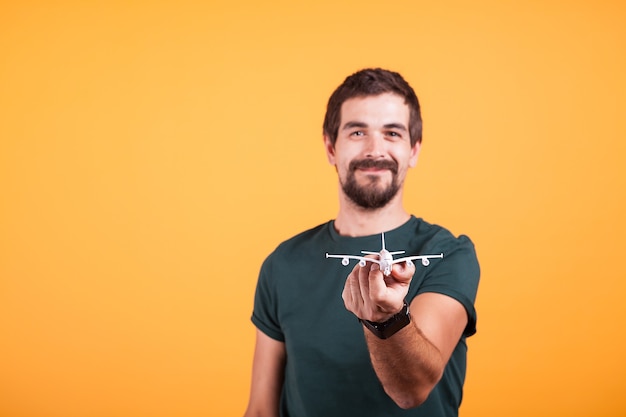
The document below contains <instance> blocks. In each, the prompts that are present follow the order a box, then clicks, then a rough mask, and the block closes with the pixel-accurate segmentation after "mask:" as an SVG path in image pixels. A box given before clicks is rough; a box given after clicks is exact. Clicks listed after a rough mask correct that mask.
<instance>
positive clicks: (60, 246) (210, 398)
mask: <svg viewBox="0 0 626 417" xmlns="http://www.w3.org/2000/svg"><path fill="white" fill-rule="evenodd" d="M625 21H626V6H623V3H622V2H618V1H593V2H592V1H530V2H521V1H520V2H503V1H495V0H494V1H484V0H477V1H472V2H462V1H458V0H456V1H444V2H436V1H396V2H388V3H386V4H385V5H383V3H381V2H379V1H362V0H349V1H343V2H335V1H316V2H313V1H310V2H305V1H300V2H294V1H275V2H256V1H252V0H234V1H228V2H219V3H218V2H210V1H209V2H200V1H198V2H185V1H154V2H123V1H117V2H115V1H111V2H101V1H97V2H96V1H93V2H78V1H75V2H72V1H59V2H38V3H35V2H2V3H1V5H0V141H1V142H0V187H1V193H0V338H1V340H0V415H1V416H3V417H22V416H24V417H31V416H35V417H53V416H54V417H56V416H59V417H61V416H62V417H74V416H76V417H122V416H124V417H126V416H128V417H140V416H146V417H161V416H164V417H165V416H238V415H241V414H242V413H243V411H244V408H245V405H246V401H247V396H248V388H249V381H250V368H251V360H252V350H253V345H254V327H253V326H252V324H251V323H250V321H249V317H250V314H251V310H252V298H253V293H254V287H255V283H256V278H257V272H258V269H259V267H260V264H261V262H262V260H263V259H264V257H265V256H266V255H267V254H268V253H269V252H270V251H271V250H272V249H273V248H274V247H275V246H276V245H277V244H278V243H279V242H281V241H282V240H283V239H285V238H287V237H289V236H291V235H293V234H295V233H297V232H300V231H302V230H304V229H305V228H309V227H312V226H315V225H317V224H319V223H321V222H325V221H327V220H328V219H330V218H332V217H334V215H335V214H336V210H337V202H336V193H337V191H336V177H335V173H334V170H333V168H332V167H330V166H329V165H328V164H327V162H326V159H325V156H324V151H323V147H322V140H321V123H322V117H323V112H324V108H325V104H326V100H327V98H328V96H329V95H330V93H331V92H332V90H333V89H334V88H335V87H336V86H337V85H338V84H339V83H340V82H341V81H342V80H343V79H344V78H345V76H347V75H348V74H350V73H352V72H354V71H355V70H357V69H360V68H363V67H368V66H383V67H386V68H390V69H393V70H397V71H400V72H401V73H402V74H403V75H404V76H405V77H406V78H407V79H408V80H409V81H410V82H411V83H412V85H413V87H414V88H415V89H416V91H417V93H418V95H419V97H420V100H421V102H422V105H423V116H424V120H425V122H424V126H425V129H424V146H423V149H422V154H421V156H420V162H419V164H418V167H417V168H416V169H415V170H413V171H412V172H411V173H410V174H409V176H410V177H409V179H408V181H407V188H408V190H407V196H406V200H405V203H406V206H407V208H408V209H409V211H410V212H412V213H414V214H416V215H418V216H421V217H424V218H425V219H427V220H428V221H431V222H434V223H439V224H442V225H445V226H446V227H448V228H449V229H451V230H452V231H453V232H454V233H455V234H461V233H464V234H468V235H470V236H471V237H472V239H473V240H474V242H475V243H476V246H477V250H478V253H479V257H480V261H481V266H482V270H483V275H482V281H481V287H480V291H479V298H478V302H477V307H478V311H479V332H478V334H477V335H476V336H475V337H472V338H471V339H470V340H469V347H470V353H469V354H470V357H469V369H468V379H467V383H466V395H465V399H464V403H463V406H462V409H461V414H462V415H463V416H465V417H473V416H476V417H478V416H481V417H485V416H487V417H489V416H494V417H495V416H503V415H506V416H511V417H514V416H520V417H521V416H524V417H526V416H534V417H541V416H546V417H548V416H549V417H558V416H568V417H575V416H590V415H593V416H602V417H608V416H624V415H626V405H624V402H623V400H622V397H623V390H624V383H623V378H624V375H626V360H625V358H624V352H626V340H625V337H624V335H623V331H624V323H625V319H626V307H625V303H624V298H625V297H626V284H625V281H626V266H625V263H624V258H625V256H626V255H625V250H626V245H625V244H624V242H625V240H624V236H625V235H626V221H625V220H624V213H625V212H626V198H625V190H626V169H625V167H624V159H625V157H626V144H625V142H626V117H625V116H626V75H625V74H626V25H625V24H624V22H625Z"/></svg>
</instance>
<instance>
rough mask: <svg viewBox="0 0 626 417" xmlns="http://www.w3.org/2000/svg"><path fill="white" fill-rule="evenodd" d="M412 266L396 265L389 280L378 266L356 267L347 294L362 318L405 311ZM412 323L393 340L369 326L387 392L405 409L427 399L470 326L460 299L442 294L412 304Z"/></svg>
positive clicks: (347, 300) (369, 339)
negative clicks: (404, 306) (373, 331)
mask: <svg viewBox="0 0 626 417" xmlns="http://www.w3.org/2000/svg"><path fill="white" fill-rule="evenodd" d="M414 272H415V269H414V267H413V266H406V265H398V264H396V265H394V268H393V271H392V274H391V276H390V277H387V278H385V277H384V276H383V274H382V272H381V271H380V269H379V268H378V265H377V264H371V263H368V264H367V265H366V266H364V267H360V266H358V265H357V266H356V267H355V269H354V270H353V271H352V273H351V274H350V275H349V276H348V279H347V281H346V286H345V288H344V293H343V298H344V302H345V304H346V308H347V309H348V310H350V311H352V312H353V313H354V314H355V315H356V316H357V317H359V318H362V319H365V320H370V321H378V322H382V321H385V320H387V319H388V318H390V317H391V316H393V315H394V314H395V313H397V312H399V311H400V310H401V309H402V304H403V301H404V297H405V296H406V294H407V292H408V287H409V284H410V282H411V277H412V276H413V273H414ZM410 312H411V323H410V324H409V325H407V326H406V327H404V328H403V329H401V330H400V331H398V332H397V333H396V334H394V335H393V336H391V337H389V338H388V339H379V338H378V337H376V336H375V335H374V334H373V333H372V332H370V331H369V330H368V329H366V328H364V331H365V338H366V341H367V346H368V349H369V352H370V358H371V361H372V365H373V367H374V370H375V371H376V374H377V376H378V378H379V380H380V381H381V383H382V385H383V387H384V389H385V392H386V393H387V394H388V395H389V396H390V397H391V398H392V399H393V400H394V401H395V402H396V404H398V406H400V407H402V408H412V407H417V406H419V405H420V404H421V403H423V402H424V401H425V400H426V398H428V395H429V394H430V392H431V390H432V389H433V388H434V386H435V385H436V384H437V382H439V380H440V379H441V376H442V375H443V371H444V368H445V366H446V363H447V362H448V360H449V359H450V356H451V355H452V352H453V351H454V348H455V346H456V345H457V343H458V341H459V339H460V338H461V335H462V333H463V330H464V329H465V326H466V325H467V313H466V311H465V308H464V307H463V305H461V303H459V302H458V301H456V300H455V299H453V298H451V297H448V296H446V295H443V294H437V293H424V294H420V295H418V296H417V297H415V299H414V300H413V301H412V302H411V305H410Z"/></svg>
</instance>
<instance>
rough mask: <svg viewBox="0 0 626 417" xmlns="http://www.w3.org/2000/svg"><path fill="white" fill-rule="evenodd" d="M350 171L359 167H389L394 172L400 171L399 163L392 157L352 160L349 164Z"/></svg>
mask: <svg viewBox="0 0 626 417" xmlns="http://www.w3.org/2000/svg"><path fill="white" fill-rule="evenodd" d="M348 168H349V169H350V172H354V171H356V170H357V169H359V168H378V169H388V170H389V171H391V172H392V173H394V174H397V173H398V163H397V162H396V161H393V160H391V159H376V160H375V159H360V160H354V161H352V162H350V165H349V166H348Z"/></svg>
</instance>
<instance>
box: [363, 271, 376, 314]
mask: <svg viewBox="0 0 626 417" xmlns="http://www.w3.org/2000/svg"><path fill="white" fill-rule="evenodd" d="M374 266H378V264H375V263H373V262H367V263H366V264H365V266H362V267H361V269H360V270H359V281H358V283H359V291H360V293H361V296H362V298H363V307H364V308H365V309H368V310H369V309H370V308H371V302H370V288H369V274H370V271H371V269H372V268H373V267H374Z"/></svg>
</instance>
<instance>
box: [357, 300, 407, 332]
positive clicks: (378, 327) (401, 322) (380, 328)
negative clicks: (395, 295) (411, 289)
mask: <svg viewBox="0 0 626 417" xmlns="http://www.w3.org/2000/svg"><path fill="white" fill-rule="evenodd" d="M359 321H360V322H361V323H363V325H364V326H365V327H367V328H368V329H369V330H370V331H371V332H372V333H374V334H375V335H376V337H378V338H380V339H387V338H389V337H391V336H393V335H394V334H396V333H397V332H398V331H399V330H400V329H403V328H404V327H406V325H407V324H409V323H410V322H411V313H410V312H409V304H408V303H407V302H406V301H405V302H404V305H403V306H402V310H400V312H399V313H397V314H394V315H393V317H391V318H390V319H389V320H387V321H383V322H380V323H379V322H375V321H369V320H363V319H359Z"/></svg>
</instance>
